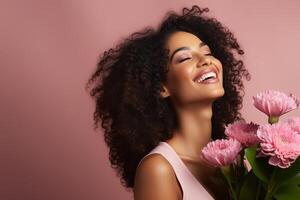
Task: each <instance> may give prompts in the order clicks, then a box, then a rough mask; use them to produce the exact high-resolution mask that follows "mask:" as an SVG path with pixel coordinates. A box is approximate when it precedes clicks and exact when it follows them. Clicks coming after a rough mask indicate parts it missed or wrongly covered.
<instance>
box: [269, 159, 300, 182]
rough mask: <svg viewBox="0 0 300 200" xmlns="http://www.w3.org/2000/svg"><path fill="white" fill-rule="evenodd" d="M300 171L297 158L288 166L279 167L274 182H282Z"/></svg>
mask: <svg viewBox="0 0 300 200" xmlns="http://www.w3.org/2000/svg"><path fill="white" fill-rule="evenodd" d="M299 173H300V158H298V159H297V160H296V161H295V162H294V163H293V164H292V165H291V166H290V167H289V168H285V169H282V168H279V169H278V170H277V175H276V179H275V182H276V183H280V184H283V183H285V182H286V181H287V180H289V179H290V178H292V177H294V176H296V175H297V174H299Z"/></svg>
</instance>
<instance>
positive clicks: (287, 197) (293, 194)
mask: <svg viewBox="0 0 300 200" xmlns="http://www.w3.org/2000/svg"><path fill="white" fill-rule="evenodd" d="M274 197H275V198H276V200H299V199H300V187H299V185H297V184H283V185H282V186H281V187H280V188H278V190H277V191H276V194H275V195H274Z"/></svg>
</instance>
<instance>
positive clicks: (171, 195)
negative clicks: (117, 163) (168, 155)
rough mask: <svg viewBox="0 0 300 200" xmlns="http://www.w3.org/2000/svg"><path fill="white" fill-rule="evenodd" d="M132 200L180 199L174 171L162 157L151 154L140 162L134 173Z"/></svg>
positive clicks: (180, 195)
mask: <svg viewBox="0 0 300 200" xmlns="http://www.w3.org/2000/svg"><path fill="white" fill-rule="evenodd" d="M134 199H135V200H153V199H155V200H166V199H168V200H180V199H182V194H181V190H180V186H179V185H178V182H177V179H176V175H175V173H174V170H173V168H172V166H171V165H170V164H169V162H168V161H167V160H166V159H165V158H164V157H163V156H161V155H159V154H152V155H149V156H147V157H146V158H145V159H143V160H142V162H141V163H140V165H139V167H138V169H137V171H136V176H135V184H134Z"/></svg>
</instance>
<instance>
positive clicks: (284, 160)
mask: <svg viewBox="0 0 300 200" xmlns="http://www.w3.org/2000/svg"><path fill="white" fill-rule="evenodd" d="M257 136H258V137H259V139H260V140H261V143H260V148H259V151H260V153H259V155H260V156H261V155H264V156H270V159H269V164H270V165H274V166H279V167H281V168H287V167H289V166H290V165H291V164H292V163H293V162H294V161H295V160H296V159H297V158H298V156H299V155H300V134H298V133H297V132H295V131H294V130H293V129H292V128H291V127H290V126H289V125H288V124H287V123H281V122H278V123H276V124H272V125H270V124H267V125H263V126H260V127H259V128H258V130H257Z"/></svg>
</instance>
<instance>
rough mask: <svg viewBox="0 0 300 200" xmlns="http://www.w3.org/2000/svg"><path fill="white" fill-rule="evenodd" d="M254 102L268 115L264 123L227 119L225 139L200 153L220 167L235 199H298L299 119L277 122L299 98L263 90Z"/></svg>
mask: <svg viewBox="0 0 300 200" xmlns="http://www.w3.org/2000/svg"><path fill="white" fill-rule="evenodd" d="M253 102H254V106H255V107H256V108H257V109H258V110H260V111H262V112H264V113H265V114H266V115H268V124H263V125H258V124H255V123H253V122H251V123H246V122H245V121H244V120H240V121H237V122H234V123H232V124H229V125H228V126H226V128H225V134H226V136H227V139H221V140H215V141H212V142H210V143H208V144H207V146H206V147H204V148H203V150H202V154H201V156H202V158H203V160H205V161H206V162H207V163H208V164H211V165H213V166H216V167H220V169H221V171H222V173H223V175H224V177H225V178H226V180H227V183H228V186H229V188H230V193H231V196H232V199H234V200H237V199H240V200H254V199H259V200H260V199H265V200H271V199H276V200H300V118H299V117H291V118H289V119H287V120H286V121H283V122H281V121H279V117H280V116H281V115H283V114H285V113H287V112H290V111H292V110H294V109H296V108H298V106H299V103H300V100H299V99H298V98H296V97H295V96H294V95H292V94H289V95H287V94H285V93H282V92H278V91H272V90H268V91H266V92H262V93H259V94H257V95H256V96H255V97H253Z"/></svg>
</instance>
